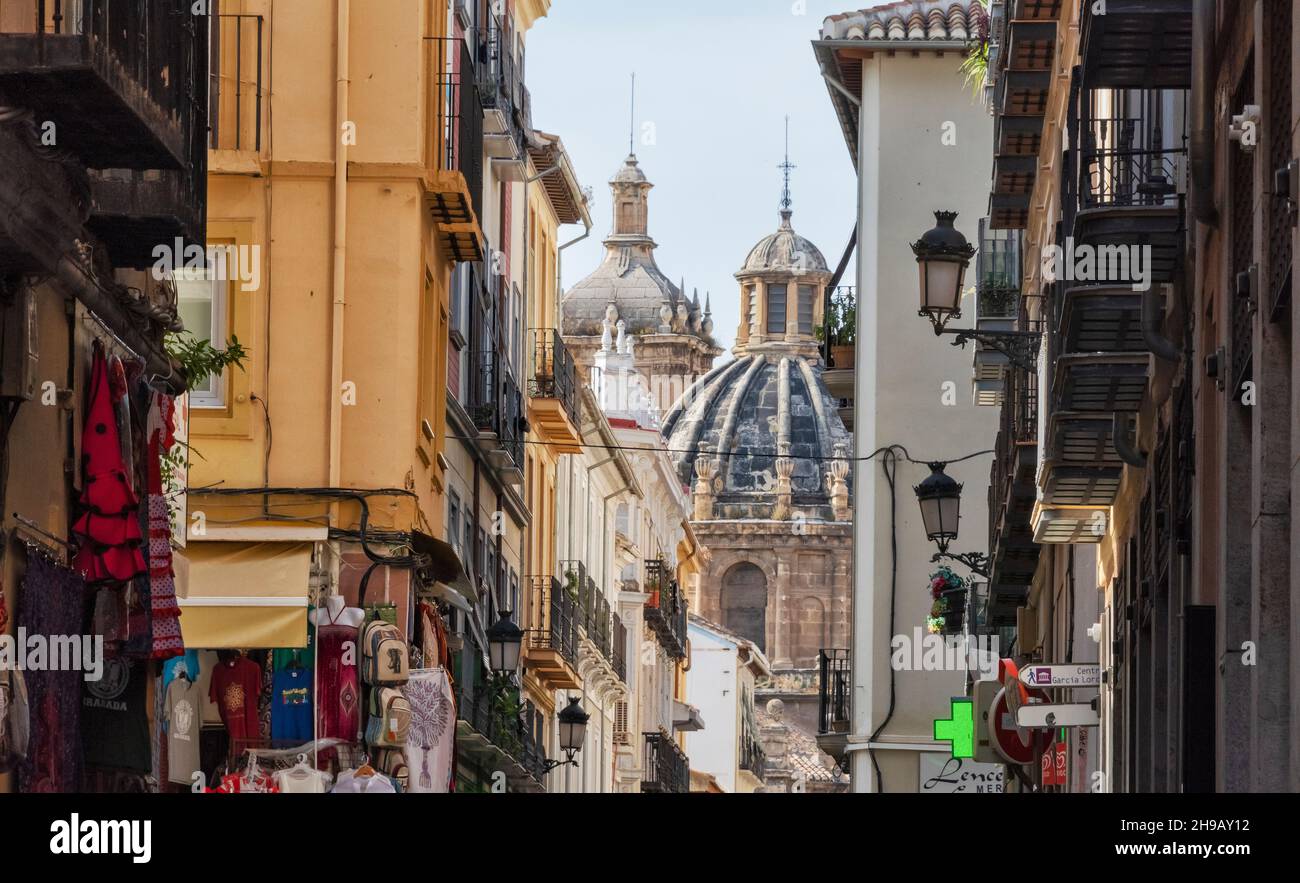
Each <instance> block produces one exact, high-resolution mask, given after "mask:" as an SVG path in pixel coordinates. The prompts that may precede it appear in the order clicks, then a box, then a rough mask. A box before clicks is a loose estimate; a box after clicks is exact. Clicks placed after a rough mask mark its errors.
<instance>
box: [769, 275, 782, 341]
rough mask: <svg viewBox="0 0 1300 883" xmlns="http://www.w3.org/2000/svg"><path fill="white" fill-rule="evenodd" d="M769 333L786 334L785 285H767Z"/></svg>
mask: <svg viewBox="0 0 1300 883" xmlns="http://www.w3.org/2000/svg"><path fill="white" fill-rule="evenodd" d="M767 333H768V334H785V286H784V285H769V286H767Z"/></svg>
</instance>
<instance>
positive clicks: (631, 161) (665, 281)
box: [560, 154, 713, 344]
mask: <svg viewBox="0 0 1300 883" xmlns="http://www.w3.org/2000/svg"><path fill="white" fill-rule="evenodd" d="M609 186H610V192H611V194H612V196H613V209H614V227H613V231H612V232H611V233H610V234H609V236H608V237H606V239H605V243H604V244H605V257H604V260H602V261H601V263H600V266H598V267H597V268H596V269H595V271H593V272H592V273H591V274H590V275H589V276H587V277H586V278H585V279H583V280H582V281H581V282H578V283H577V284H576V285H574V286H572V287H571V288H569V290H568V291H566V292H565V293H564V295H563V297H561V299H560V312H561V323H562V332H563V333H564V334H565V335H566V336H569V335H572V336H586V337H599V336H600V334H601V333H602V331H603V325H602V322H603V320H604V319H605V318H606V317H607V316H608V315H610V314H611V311H610V309H609V308H610V306H611V305H613V307H614V310H613V311H612V315H614V316H615V317H616V318H617V319H621V320H622V321H623V323H624V325H625V328H626V331H627V333H628V334H681V335H689V336H692V337H697V338H699V339H701V340H703V341H705V342H707V343H710V344H711V343H712V340H713V338H712V331H713V317H712V315H711V314H710V312H711V311H710V309H709V304H708V302H707V298H706V301H705V303H704V304H703V305H701V303H700V297H699V292H698V291H696V292H694V293H693V294H691V295H688V294H687V292H686V286H685V283H684V282H683V283H682V284H680V285H677V284H674V283H673V282H672V281H671V280H670V279H669V278H668V277H667V276H666V275H665V274H664V273H663V271H662V270H660V269H659V265H658V263H656V261H655V254H654V253H655V248H656V247H657V246H656V244H655V241H654V240H653V239H652V238H651V237H650V234H649V229H648V214H649V213H648V200H649V193H650V189H651V188H652V187H653V186H654V185H653V184H651V183H650V181H649V180H648V179H647V178H646V175H645V172H643V171H642V170H641V167H640V165H639V163H638V162H637V158H636V156H635V155H634V154H633V155H629V156H628V158H627V159H626V160H624V162H623V165H622V167H621V168H619V170H618V172H617V173H616V174H615V175H614V177H613V178H612V179H610V182H609Z"/></svg>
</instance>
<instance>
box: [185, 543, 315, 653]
mask: <svg viewBox="0 0 1300 883" xmlns="http://www.w3.org/2000/svg"><path fill="white" fill-rule="evenodd" d="M311 552H312V544H311V543H305V542H299V543H270V542H262V543H238V542H196V541H195V540H194V539H193V538H191V540H190V543H189V545H188V547H187V548H186V550H185V557H187V558H188V559H189V577H188V580H187V581H186V582H187V585H185V586H183V587H181V586H178V588H177V596H178V597H177V600H178V601H179V602H180V605H181V611H182V614H181V636H182V637H183V638H184V639H185V646H186V647H187V648H188V649H200V650H223V649H235V648H241V649H268V648H277V647H306V646H307V593H308V580H309V578H310V575H311Z"/></svg>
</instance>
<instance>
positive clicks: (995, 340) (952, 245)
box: [912, 211, 1042, 373]
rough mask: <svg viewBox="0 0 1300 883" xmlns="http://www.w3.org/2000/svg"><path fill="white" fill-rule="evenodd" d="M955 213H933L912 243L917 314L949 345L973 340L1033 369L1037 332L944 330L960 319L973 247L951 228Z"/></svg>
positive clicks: (1015, 364) (1022, 365)
mask: <svg viewBox="0 0 1300 883" xmlns="http://www.w3.org/2000/svg"><path fill="white" fill-rule="evenodd" d="M956 219H957V213H956V212H944V211H938V212H935V213H934V220H935V226H934V229H932V230H929V231H927V232H926V233H925V235H923V236H922V237H921V238H920V239H918V240H917V241H916V242H913V243H912V253H913V254H915V255H916V263H917V266H918V267H919V268H920V271H921V309H920V311H919V314H920V315H922V316H925V317H926V318H928V319H929V320H930V324H931V325H933V326H934V333H935V334H953V335H956V339H955V340H954V341H953V342H952V345H953V346H965V345H966V342H967V341H970V340H974V341H978V342H979V343H982V344H984V345H985V346H987V347H988V348H989V349H992V350H996V351H997V352H1000V353H1002V354H1003V355H1005V356H1006V357H1007V360H1008V361H1009V362H1010V363H1011V364H1012V365H1014V366H1015V367H1017V368H1020V369H1021V370H1023V371H1028V372H1030V373H1033V372H1034V371H1036V370H1037V354H1038V348H1039V343H1040V340H1041V338H1042V335H1041V334H1040V333H1039V332H1037V331H982V330H980V329H978V328H948V327H947V326H948V323H949V322H950V321H952V320H953V319H960V318H961V296H962V290H963V286H964V283H965V281H966V270H967V268H969V267H970V259H971V258H972V257H974V256H975V248H974V246H972V245H971V244H970V243H969V242H967V241H966V237H965V236H963V235H962V234H961V231H960V230H958V229H957V228H956V227H955V226H953V221H955V220H956Z"/></svg>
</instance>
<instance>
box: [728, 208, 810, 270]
mask: <svg viewBox="0 0 1300 883" xmlns="http://www.w3.org/2000/svg"><path fill="white" fill-rule="evenodd" d="M791 214H792V213H791V212H790V210H789V209H784V210H782V212H781V226H780V227H778V228H777V231H776V232H775V233H772V234H769V235H767V236H764V237H763V238H762V239H760V240H759V241H758V244H757V245H755V246H754V247H753V248H752V249H750V251H749V257H747V258H745V265H744V266H743V267H741V268H740V272H738V273H736V276H738V277H741V276H748V275H751V274H758V273H771V272H777V273H790V272H801V271H802V272H815V273H827V272H829V268H828V267H827V266H826V258H825V257H824V256H823V255H822V253H821V250H820V249H819V248H817V246H815V245H813V244H812V243H811V242H809V241H808V240H807V239H804V238H803V237H802V236H800V235H799V234H798V233H796V232H794V227H793V226H792V225H791V223H790V217H791Z"/></svg>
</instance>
